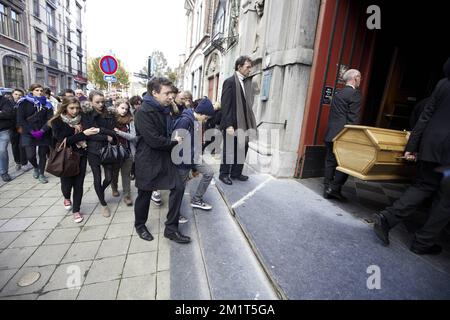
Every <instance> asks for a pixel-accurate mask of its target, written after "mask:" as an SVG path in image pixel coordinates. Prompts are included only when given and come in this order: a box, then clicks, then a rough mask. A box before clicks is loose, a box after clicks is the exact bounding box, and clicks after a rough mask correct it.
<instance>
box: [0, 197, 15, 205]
mask: <svg viewBox="0 0 450 320" xmlns="http://www.w3.org/2000/svg"><path fill="white" fill-rule="evenodd" d="M13 200H14V199H13V198H1V197H0V207H3V206H5V205H7V204H8V203H10V202H11V201H13Z"/></svg>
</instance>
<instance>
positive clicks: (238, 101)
mask: <svg viewBox="0 0 450 320" xmlns="http://www.w3.org/2000/svg"><path fill="white" fill-rule="evenodd" d="M235 71H236V72H235V73H234V75H233V76H231V77H230V78H228V79H226V80H225V82H224V83H223V89H222V99H221V105H222V119H221V124H220V127H221V129H222V131H223V141H224V142H223V157H222V165H221V166H220V176H219V179H220V180H221V181H222V182H223V183H225V184H227V185H232V184H233V182H232V181H231V179H235V180H239V181H247V180H248V176H245V175H243V174H242V170H243V169H244V162H245V157H246V156H247V151H248V139H247V138H244V137H241V135H240V134H239V133H238V132H237V131H238V130H239V131H243V132H244V133H246V134H248V132H250V131H249V130H256V120H255V115H254V113H253V110H252V104H253V92H252V86H251V79H248V76H249V75H250V72H251V71H252V60H251V59H250V58H249V57H247V56H241V57H239V58H238V59H237V60H236V63H235ZM246 78H247V79H246ZM233 136H234V137H233ZM244 139H245V141H244ZM230 144H232V146H230ZM227 146H228V148H227ZM227 149H229V150H227ZM230 178H231V179H230Z"/></svg>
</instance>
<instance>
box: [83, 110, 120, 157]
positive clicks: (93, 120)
mask: <svg viewBox="0 0 450 320" xmlns="http://www.w3.org/2000/svg"><path fill="white" fill-rule="evenodd" d="M81 125H82V127H83V129H89V128H99V129H100V133H99V134H96V135H93V136H89V137H87V140H86V141H87V144H88V152H89V153H92V154H95V155H98V156H100V150H101V149H102V148H103V147H105V146H106V145H108V136H111V137H115V136H116V133H115V132H114V128H115V127H116V125H117V123H116V116H115V112H114V111H113V110H111V109H108V111H107V112H106V113H104V114H100V113H98V112H97V111H95V110H94V108H93V107H92V106H91V105H90V104H89V103H85V104H83V105H82V114H81ZM115 142H117V140H115Z"/></svg>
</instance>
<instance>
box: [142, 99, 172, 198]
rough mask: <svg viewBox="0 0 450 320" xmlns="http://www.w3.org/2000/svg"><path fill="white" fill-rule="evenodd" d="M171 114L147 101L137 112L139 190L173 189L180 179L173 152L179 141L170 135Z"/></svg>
mask: <svg viewBox="0 0 450 320" xmlns="http://www.w3.org/2000/svg"><path fill="white" fill-rule="evenodd" d="M154 103H157V102H156V101H154ZM167 117H170V115H166V114H164V113H163V112H159V111H158V110H157V109H155V108H154V107H152V106H151V105H150V104H149V103H148V102H146V101H144V102H143V103H142V105H141V108H140V109H139V110H138V111H137V112H136V114H135V119H134V122H135V126H136V135H137V136H138V138H139V141H138V144H137V147H136V156H135V166H136V167H135V175H136V187H137V188H138V189H139V190H145V191H154V190H170V189H173V188H174V187H175V185H176V181H177V180H176V179H179V175H178V171H177V168H176V167H175V165H174V164H173V162H172V159H171V151H172V149H173V147H174V146H176V145H177V142H176V141H172V140H171V138H170V137H169V136H168V130H167V129H168V128H167V123H168V121H167Z"/></svg>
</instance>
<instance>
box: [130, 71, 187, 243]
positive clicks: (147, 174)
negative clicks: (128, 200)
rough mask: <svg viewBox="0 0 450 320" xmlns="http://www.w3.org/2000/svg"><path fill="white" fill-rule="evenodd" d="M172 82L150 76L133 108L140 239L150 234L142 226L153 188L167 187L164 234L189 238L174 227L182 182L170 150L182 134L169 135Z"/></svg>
mask: <svg viewBox="0 0 450 320" xmlns="http://www.w3.org/2000/svg"><path fill="white" fill-rule="evenodd" d="M171 91H172V83H171V82H170V81H169V80H168V79H166V78H153V79H152V80H151V81H149V83H148V85H147V92H148V94H147V95H145V97H144V101H143V103H142V106H141V108H140V109H139V110H138V111H137V112H136V115H135V125H136V135H137V136H138V144H137V148H136V158H135V163H136V172H135V175H136V187H137V188H138V197H137V199H136V203H135V208H134V213H135V224H134V225H135V228H136V232H137V234H138V235H139V237H141V238H142V239H144V240H147V241H152V240H153V236H152V235H151V234H150V232H149V231H148V229H147V228H146V226H145V223H146V222H147V219H148V211H149V207H150V199H151V196H152V192H153V191H155V190H170V196H169V212H168V214H167V221H166V228H165V231H164V236H165V237H166V238H168V239H170V240H173V241H176V242H178V243H188V242H190V238H189V237H187V236H184V235H183V234H181V233H180V232H179V231H178V221H179V216H180V207H181V201H182V199H183V195H184V185H183V182H182V181H181V179H180V177H179V175H178V172H177V168H176V167H175V165H174V164H173V163H172V159H171V151H172V149H173V147H175V146H176V145H177V144H178V143H180V142H181V141H182V138H180V137H176V139H175V140H172V139H171V136H170V131H171V126H172V119H171V116H170V108H169V105H170V102H171Z"/></svg>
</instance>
